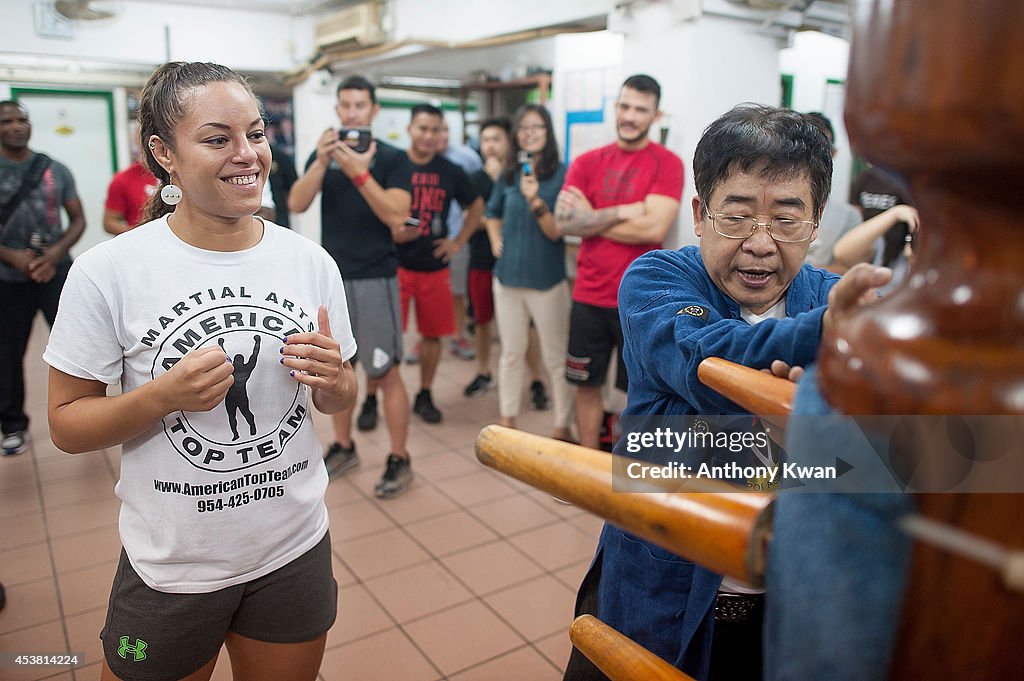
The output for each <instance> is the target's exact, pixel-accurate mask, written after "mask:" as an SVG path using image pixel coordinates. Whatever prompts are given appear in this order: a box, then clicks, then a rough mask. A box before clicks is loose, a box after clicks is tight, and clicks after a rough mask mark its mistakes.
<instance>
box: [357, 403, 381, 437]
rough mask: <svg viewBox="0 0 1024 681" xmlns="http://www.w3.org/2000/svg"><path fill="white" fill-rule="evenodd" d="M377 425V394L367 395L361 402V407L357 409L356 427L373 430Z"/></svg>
mask: <svg viewBox="0 0 1024 681" xmlns="http://www.w3.org/2000/svg"><path fill="white" fill-rule="evenodd" d="M376 427H377V396H376V395H369V396H367V398H366V401H365V402H363V408H362V409H360V410H359V418H357V419H356V428H358V429H359V430H362V431H367V430H373V429H374V428H376Z"/></svg>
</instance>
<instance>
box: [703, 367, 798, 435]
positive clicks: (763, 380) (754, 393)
mask: <svg viewBox="0 0 1024 681" xmlns="http://www.w3.org/2000/svg"><path fill="white" fill-rule="evenodd" d="M697 378H699V379H700V382H701V383H703V384H704V385H706V386H707V387H709V388H711V389H712V390H717V391H718V392H719V393H720V394H722V395H724V396H725V397H728V398H729V399H730V400H732V401H733V402H735V403H736V404H738V405H740V406H741V407H743V408H744V409H746V410H747V411H749V412H750V413H751V414H756V415H757V416H760V417H761V418H762V419H764V420H765V421H767V422H768V423H770V424H772V425H773V426H777V427H778V428H783V429H784V428H785V427H786V419H787V417H788V416H789V412H791V411H792V410H793V395H794V394H795V393H796V383H793V382H792V381H787V380H786V379H784V378H779V377H778V376H773V375H771V374H767V373H765V372H763V371H758V370H757V369H751V368H750V367H745V366H743V365H742V364H736V363H735V362H730V361H728V360H725V359H721V358H719V357H709V358H707V359H706V360H704V361H703V362H701V363H700V366H698V367H697Z"/></svg>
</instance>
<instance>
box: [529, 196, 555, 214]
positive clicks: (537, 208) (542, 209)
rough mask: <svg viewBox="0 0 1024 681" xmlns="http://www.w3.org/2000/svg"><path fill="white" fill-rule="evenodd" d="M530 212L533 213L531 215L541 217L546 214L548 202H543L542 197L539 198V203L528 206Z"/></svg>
mask: <svg viewBox="0 0 1024 681" xmlns="http://www.w3.org/2000/svg"><path fill="white" fill-rule="evenodd" d="M530 212H531V213H533V217H535V218H542V217H544V216H545V215H547V214H548V212H550V211H549V209H548V204H546V203H544V199H540V200H539V203H537V205H534V206H530Z"/></svg>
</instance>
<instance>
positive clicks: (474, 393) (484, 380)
mask: <svg viewBox="0 0 1024 681" xmlns="http://www.w3.org/2000/svg"><path fill="white" fill-rule="evenodd" d="M492 387H494V379H493V378H491V375H490V374H477V375H476V378H474V379H473V382H472V383H470V384H469V385H467V386H466V389H465V390H463V391H462V393H463V394H464V395H465V396H466V397H480V396H481V395H483V394H484V393H486V392H487V391H488V390H490V389H491V388H492Z"/></svg>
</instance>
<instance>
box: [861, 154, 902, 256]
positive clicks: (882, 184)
mask: <svg viewBox="0 0 1024 681" xmlns="http://www.w3.org/2000/svg"><path fill="white" fill-rule="evenodd" d="M850 203H852V204H853V205H855V206H859V207H860V209H861V212H862V213H863V215H864V219H865V220H870V219H871V218H873V217H875V216H876V215H878V214H879V213H884V212H885V211H887V210H889V209H890V208H892V207H893V206H896V205H899V204H901V203H902V204H906V205H908V206H912V205H914V204H913V203H912V202H911V200H910V192H909V191H908V190H907V188H906V187H905V186H904V185H903V183H902V182H901V181H900V180H899V179H898V178H896V177H894V176H892V175H890V174H889V173H887V172H886V171H884V170H882V169H881V168H879V167H878V166H871V167H870V168H867V169H865V170H863V171H862V172H861V173H860V175H858V176H857V177H856V179H855V180H854V181H853V185H852V186H851V187H850ZM908 232H910V225H908V224H907V223H905V222H897V223H896V224H895V225H893V226H892V227H890V228H889V230H888V231H887V232H886V233H885V235H884V236H883V237H882V239H883V241H884V242H885V246H884V247H883V249H882V262H881V264H883V265H885V266H886V267H891V266H892V265H893V263H895V262H896V260H897V259H898V258H899V257H900V255H901V254H902V253H903V247H904V244H905V241H904V237H905V236H906V235H907V233H908Z"/></svg>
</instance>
